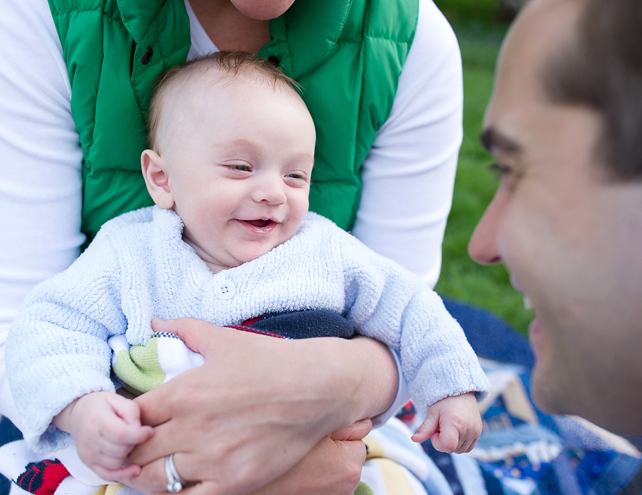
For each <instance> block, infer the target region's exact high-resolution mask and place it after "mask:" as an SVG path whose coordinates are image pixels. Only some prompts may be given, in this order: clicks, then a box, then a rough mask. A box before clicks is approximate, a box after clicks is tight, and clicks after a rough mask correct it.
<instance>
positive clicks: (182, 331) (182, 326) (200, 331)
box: [152, 318, 230, 358]
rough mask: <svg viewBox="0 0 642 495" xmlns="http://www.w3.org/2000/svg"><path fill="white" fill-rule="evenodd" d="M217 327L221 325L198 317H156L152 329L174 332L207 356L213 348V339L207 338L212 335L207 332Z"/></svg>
mask: <svg viewBox="0 0 642 495" xmlns="http://www.w3.org/2000/svg"><path fill="white" fill-rule="evenodd" d="M217 328H218V329H221V327H216V326H214V325H211V324H210V323H207V322H206V321H203V320H199V319H196V318H177V319H175V320H161V319H160V318H154V319H153V320H152V330H154V332H168V333H173V334H174V335H176V336H178V337H180V338H181V340H182V341H183V342H185V345H186V346H187V347H189V348H190V349H191V350H192V351H194V352H198V353H199V354H202V355H203V356H205V357H206V358H207V356H208V354H210V351H211V349H212V339H211V338H206V337H209V336H210V335H207V333H208V332H210V333H211V331H212V330H213V329H217ZM228 330H230V329H228Z"/></svg>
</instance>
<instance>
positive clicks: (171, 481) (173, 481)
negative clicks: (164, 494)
mask: <svg viewBox="0 0 642 495" xmlns="http://www.w3.org/2000/svg"><path fill="white" fill-rule="evenodd" d="M165 476H167V491H168V492H169V493H178V492H180V491H181V490H182V489H183V485H184V484H185V482H184V481H183V479H182V478H181V477H180V476H179V475H178V472H177V471H176V466H175V465H174V454H169V455H168V456H167V457H165Z"/></svg>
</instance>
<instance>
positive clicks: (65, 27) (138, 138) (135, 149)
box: [49, 0, 419, 240]
mask: <svg viewBox="0 0 642 495" xmlns="http://www.w3.org/2000/svg"><path fill="white" fill-rule="evenodd" d="M418 1H419V0H296V1H295V3H294V4H293V6H292V7H291V8H290V9H289V10H288V11H287V12H286V13H285V14H283V15H282V16H281V17H279V18H277V19H274V20H272V21H270V36H271V38H272V41H270V42H269V43H267V44H266V45H265V46H264V47H263V48H262V49H261V50H260V52H259V55H262V56H264V57H267V58H270V57H275V58H272V60H273V61H275V60H278V61H279V62H280V66H281V68H282V69H283V71H284V72H285V73H286V74H287V75H289V76H290V77H292V78H293V79H295V80H296V81H298V82H299V84H301V86H302V88H303V95H302V96H303V99H304V100H305V102H306V104H307V105H308V108H309V109H310V113H311V114H312V117H313V119H314V122H315V124H316V129H317V148H316V156H315V167H314V172H313V175H312V189H311V191H310V209H311V210H313V211H315V212H317V213H320V214H321V215H324V216H326V217H328V218H330V219H331V220H333V221H334V222H335V223H337V225H339V226H340V227H342V228H343V229H346V230H347V229H350V228H351V227H352V224H353V222H354V219H355V215H356V211H357V207H358V205H359V200H360V191H361V179H360V167H361V164H362V163H363V161H364V160H365V158H366V155H367V154H368V151H369V149H370V147H371V145H372V143H373V141H374V139H375V136H376V133H377V131H378V130H379V128H380V127H381V125H382V124H383V123H384V122H385V120H386V119H387V117H388V115H389V113H390V110H391V108H392V103H393V100H394V95H395V93H396V90H397V84H398V80H399V75H400V73H401V70H402V67H403V64H404V62H405V60H406V57H407V55H408V51H409V49H410V45H411V43H412V39H413V37H414V33H415V29H416V25H417V15H418V9H419V5H418ZM49 5H50V8H51V12H52V15H53V20H54V23H55V26H56V29H57V31H58V35H59V36H60V41H61V43H62V48H63V52H64V56H65V60H66V62H67V69H68V72H69V81H70V83H71V90H72V97H71V111H72V114H73V117H74V121H75V123H76V128H77V130H78V133H79V134H80V145H81V146H82V150H83V154H84V160H83V167H82V170H83V183H84V189H83V212H82V216H83V217H82V230H83V232H84V233H85V234H87V236H88V239H89V240H91V239H92V238H93V236H94V235H95V234H96V232H97V231H98V229H99V228H100V226H101V225H102V224H103V223H105V222H106V221H107V220H109V219H111V218H113V217H115V216H117V215H119V214H121V213H124V212H126V211H130V210H133V209H136V208H141V207H143V206H149V205H151V204H152V200H151V198H150V197H149V195H148V193H147V189H146V188H145V183H144V181H143V177H142V174H141V172H140V154H141V152H142V151H143V150H144V149H145V148H146V147H147V139H146V120H147V110H148V105H149V99H150V96H151V92H152V90H153V87H154V82H155V80H156V78H157V77H158V76H159V75H160V74H162V73H163V72H164V71H166V70H167V69H168V68H169V67H171V66H173V65H176V64H179V63H182V62H184V61H185V59H186V57H187V53H188V51H189V48H190V32H189V18H188V16H187V12H186V11H185V4H184V0H49Z"/></svg>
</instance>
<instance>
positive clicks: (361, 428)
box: [330, 418, 372, 442]
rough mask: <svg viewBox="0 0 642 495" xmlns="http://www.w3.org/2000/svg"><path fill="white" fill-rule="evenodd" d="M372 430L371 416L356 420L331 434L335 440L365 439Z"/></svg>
mask: <svg viewBox="0 0 642 495" xmlns="http://www.w3.org/2000/svg"><path fill="white" fill-rule="evenodd" d="M371 430H372V421H371V420H370V418H364V419H360V420H359V421H355V422H354V423H352V424H351V425H350V426H348V427H346V428H342V429H341V430H336V431H334V432H332V433H331V434H330V438H331V439H332V440H335V441H344V442H347V441H351V440H363V439H364V438H365V437H366V436H367V435H368V433H370V431H371Z"/></svg>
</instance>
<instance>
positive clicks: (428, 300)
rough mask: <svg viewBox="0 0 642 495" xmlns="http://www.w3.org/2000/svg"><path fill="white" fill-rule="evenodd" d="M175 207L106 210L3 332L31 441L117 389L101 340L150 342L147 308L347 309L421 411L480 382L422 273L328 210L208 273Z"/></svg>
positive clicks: (53, 438)
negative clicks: (397, 368) (94, 396)
mask: <svg viewBox="0 0 642 495" xmlns="http://www.w3.org/2000/svg"><path fill="white" fill-rule="evenodd" d="M182 234H183V223H182V221H181V219H180V217H179V216H178V215H177V214H176V213H174V212H173V211H172V210H164V209H162V208H159V207H158V206H153V207H149V208H143V209H141V210H136V211H133V212H130V213H126V214H124V215H121V216H119V217H117V218H115V219H114V220H111V221H109V222H107V223H106V224H105V225H104V226H103V228H102V229H101V231H100V232H99V234H98V235H97V236H96V238H95V239H94V241H93V242H92V244H91V245H90V246H89V248H88V249H87V250H86V251H85V252H84V253H83V254H82V255H81V256H80V257H79V258H78V260H76V262H75V263H74V264H73V265H72V266H71V267H70V268H69V269H67V270H66V271H64V272H63V273H61V274H59V275H57V276H56V277H54V278H52V279H49V280H47V281H45V282H43V283H42V284H40V285H39V286H38V287H36V288H35V289H34V291H33V292H32V293H31V294H30V295H29V296H28V298H27V300H26V303H25V305H24V306H23V308H22V310H21V311H20V313H19V315H18V317H17V318H16V319H15V321H14V323H13V325H12V326H11V331H10V332H9V338H8V339H7V343H6V347H7V372H8V375H9V383H10V385H11V391H12V394H13V397H14V400H15V402H16V406H17V408H18V411H19V413H20V415H21V420H22V421H21V423H22V432H23V434H24V436H25V441H26V442H27V445H28V446H29V447H30V448H32V449H34V450H39V451H42V450H43V449H47V450H57V449H59V448H62V447H65V446H66V443H65V442H64V441H63V440H64V439H67V440H69V435H68V434H65V433H63V432H61V431H60V430H58V429H56V428H55V427H53V428H50V425H51V421H52V420H53V418H54V417H55V416H56V415H57V414H59V413H60V411H62V410H63V409H64V408H65V407H66V406H67V405H68V404H70V403H71V402H73V401H74V400H75V399H77V398H78V397H81V396H83V395H85V394H87V393H90V392H100V391H108V392H113V391H114V386H113V384H112V382H111V379H110V364H111V348H110V346H109V343H108V340H109V339H110V337H112V336H114V335H123V334H124V335H125V336H126V338H127V341H128V342H129V343H130V344H131V345H146V344H147V342H148V341H149V339H150V338H151V336H152V334H153V331H152V328H151V321H152V319H153V318H162V319H165V320H171V319H176V318H183V317H192V318H198V319H200V320H204V321H207V322H209V323H211V324H213V325H217V326H229V325H239V324H240V323H242V322H243V321H246V320H249V319H251V318H253V317H256V316H261V315H265V314H271V313H285V312H291V311H304V310H311V309H325V310H330V311H333V312H336V313H338V314H341V315H344V316H345V318H346V319H347V320H348V321H349V322H350V323H352V324H353V325H354V328H355V329H356V330H357V332H358V333H359V334H361V335H365V336H367V337H371V338H374V339H377V340H379V341H380V342H383V343H385V344H386V345H388V346H389V347H390V348H391V349H392V350H394V351H396V352H398V353H399V355H400V356H401V367H402V372H403V376H404V377H405V378H406V380H407V381H408V385H409V386H408V389H409V392H410V395H411V397H412V399H413V400H414V401H415V405H416V406H417V407H419V408H420V410H423V411H425V410H427V409H428V407H429V406H430V405H432V404H434V403H435V402H437V401H438V400H441V399H443V398H445V397H450V396H456V395H460V394H464V393H468V392H486V391H488V388H489V385H488V381H487V379H486V376H485V375H484V372H483V371H482V369H481V367H480V366H479V363H478V361H477V357H476V356H475V353H474V352H473V350H472V348H471V347H470V345H469V344H468V341H467V340H466V337H465V336H464V332H463V330H462V329H461V327H460V326H459V324H458V323H457V322H456V321H455V320H454V319H453V318H452V316H450V314H449V313H448V312H447V311H446V309H445V308H444V305H443V304H442V302H441V299H440V298H439V296H438V295H437V294H435V293H434V292H433V291H432V290H431V289H430V288H428V287H427V286H426V284H425V283H424V282H423V281H422V280H421V279H420V278H419V277H417V276H415V275H413V274H412V273H410V272H409V271H407V270H405V269H404V268H402V267H401V266H399V265H398V264H397V263H395V262H393V261H391V260H389V259H388V258H385V257H383V256H380V255H378V254H376V253H374V252H373V251H372V250H370V249H368V248H367V247H366V246H365V245H364V244H363V243H361V242H359V241H358V240H357V239H356V238H354V237H353V236H351V235H350V234H348V233H347V232H344V231H343V230H341V229H340V228H338V227H337V226H336V225H335V224H333V223H332V222H331V221H330V220H327V219H326V218H323V217H322V216H320V215H317V214H315V213H308V215H307V216H306V218H305V220H304V221H303V223H302V225H301V227H300V228H299V230H298V231H297V233H296V234H295V235H294V236H293V237H292V238H291V239H289V240H288V241H286V242H284V243H283V244H281V245H279V246H277V247H276V248H274V249H273V250H272V251H270V252H269V253H267V254H265V255H263V256H261V257H259V258H257V259H255V260H253V261H250V262H248V263H244V264H242V265H240V266H238V267H235V268H230V269H227V270H223V271H221V272H219V273H217V274H213V273H212V272H210V270H209V268H208V267H207V265H206V264H205V262H204V261H203V260H202V259H201V258H199V256H198V255H197V254H196V252H195V251H194V249H193V248H192V247H190V246H189V245H188V244H187V243H185V242H184V241H183V238H182Z"/></svg>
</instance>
